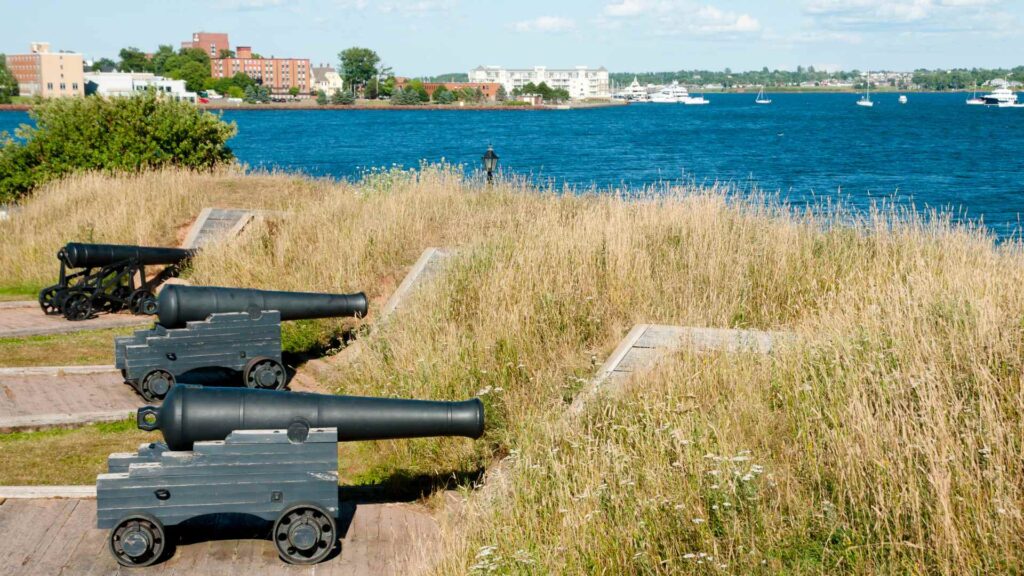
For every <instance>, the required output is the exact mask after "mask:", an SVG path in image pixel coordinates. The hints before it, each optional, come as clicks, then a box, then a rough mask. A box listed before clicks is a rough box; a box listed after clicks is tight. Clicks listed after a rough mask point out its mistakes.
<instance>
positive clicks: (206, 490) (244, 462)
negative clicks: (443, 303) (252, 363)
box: [96, 385, 484, 566]
mask: <svg viewBox="0 0 1024 576" xmlns="http://www.w3.org/2000/svg"><path fill="white" fill-rule="evenodd" d="M138 424H139V427H140V428H141V429H143V430H160V431H161V432H162V433H163V436H164V439H165V441H166V443H152V444H143V445H142V446H141V447H139V449H138V451H137V452H136V453H125V454H111V455H110V458H109V459H108V460H107V463H108V472H107V473H106V474H100V475H99V476H97V478H96V515H97V520H96V523H97V527H99V528H106V529H110V535H109V539H108V545H109V548H110V552H111V554H112V555H113V556H114V558H115V559H116V560H117V561H118V562H119V563H120V564H122V565H124V566H148V565H151V564H155V563H157V562H159V561H160V560H161V559H162V558H164V557H166V556H167V555H168V554H169V553H170V551H171V549H172V548H173V546H172V544H173V542H174V537H173V535H172V534H171V533H170V530H173V529H174V527H175V526H177V525H179V524H181V523H183V522H186V521H188V520H191V519H193V518H196V517H201V516H207V515H211V514H244V515H248V516H253V517H256V518H259V519H261V520H263V521H265V522H267V523H273V526H272V528H271V530H270V538H271V539H272V540H273V542H274V544H275V546H276V547H277V550H278V553H279V555H280V556H281V558H282V559H283V560H284V561H285V562H288V563H291V564H314V563H317V562H320V561H322V560H324V559H326V558H327V557H328V556H330V554H331V552H332V551H333V550H334V549H335V547H336V546H337V542H338V537H339V530H338V525H337V516H338V511H339V509H340V503H339V501H338V450H337V445H336V443H337V442H343V441H347V440H369V439H386V438H414V437H428V436H468V437H470V438H478V437H480V435H481V434H482V433H483V429H484V409H483V404H482V403H481V402H480V401H479V400H478V399H472V400H467V401H465V402H434V401H419V400H404V399H390V398H362V397H346V396H331V395H320V394H305V393H293V394H289V393H283V392H273V391H262V390H248V389H244V388H203V387H199V386H186V385H182V386H175V387H174V389H173V390H172V391H171V392H170V394H169V395H168V396H167V399H166V400H165V402H164V403H163V405H162V406H160V407H154V406H147V407H144V408H140V409H139V412H138Z"/></svg>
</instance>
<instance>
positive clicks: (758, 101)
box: [754, 86, 772, 104]
mask: <svg viewBox="0 0 1024 576" xmlns="http://www.w3.org/2000/svg"><path fill="white" fill-rule="evenodd" d="M771 103H772V99H771V98H768V97H767V96H765V95H764V86H762V87H761V90H760V91H759V92H758V93H757V97H756V98H754V104H771Z"/></svg>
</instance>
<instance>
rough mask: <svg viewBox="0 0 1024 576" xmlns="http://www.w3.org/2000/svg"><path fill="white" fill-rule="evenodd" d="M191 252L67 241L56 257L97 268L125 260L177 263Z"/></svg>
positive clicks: (73, 266)
mask: <svg viewBox="0 0 1024 576" xmlns="http://www.w3.org/2000/svg"><path fill="white" fill-rule="evenodd" d="M193 254H195V251H194V250H186V249H184V248H164V247H159V246H128V245H121V244H85V243H82V242H68V244H67V245H65V246H64V247H63V248H61V250H60V252H58V253H57V258H60V259H61V261H63V262H64V264H66V265H67V266H68V267H70V268H98V267H102V266H110V265H111V264H114V263H116V262H123V261H125V260H136V261H138V263H139V264H142V265H147V266H148V265H154V264H177V263H179V262H182V261H184V260H187V259H189V258H191V257H192V255H193Z"/></svg>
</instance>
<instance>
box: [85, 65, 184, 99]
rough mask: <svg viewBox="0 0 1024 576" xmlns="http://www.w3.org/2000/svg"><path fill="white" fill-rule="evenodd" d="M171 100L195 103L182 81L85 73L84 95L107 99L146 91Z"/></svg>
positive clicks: (129, 74) (140, 74) (130, 74)
mask: <svg viewBox="0 0 1024 576" xmlns="http://www.w3.org/2000/svg"><path fill="white" fill-rule="evenodd" d="M149 89H153V90H156V92H157V94H159V95H161V96H163V97H165V98H170V99H172V100H185V101H187V102H192V103H195V101H196V93H195V92H189V91H188V90H186V89H185V81H184V80H174V79H172V78H164V77H163V76H157V75H156V74H153V73H150V72H87V73H86V74H85V93H86V94H96V95H99V96H106V97H108V98H116V97H126V96H135V95H137V94H140V93H142V92H145V91H146V90H149Z"/></svg>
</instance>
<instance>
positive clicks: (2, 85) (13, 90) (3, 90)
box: [0, 54, 18, 104]
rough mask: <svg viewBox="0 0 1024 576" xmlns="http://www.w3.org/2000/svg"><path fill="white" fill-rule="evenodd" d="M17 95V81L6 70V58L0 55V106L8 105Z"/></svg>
mask: <svg viewBox="0 0 1024 576" xmlns="http://www.w3.org/2000/svg"><path fill="white" fill-rule="evenodd" d="M17 95H18V79H17V78H15V77H14V74H12V73H11V71H10V70H8V69H7V57H6V56H4V55H3V54H0V104H10V103H11V99H12V98H14V97H15V96H17Z"/></svg>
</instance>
